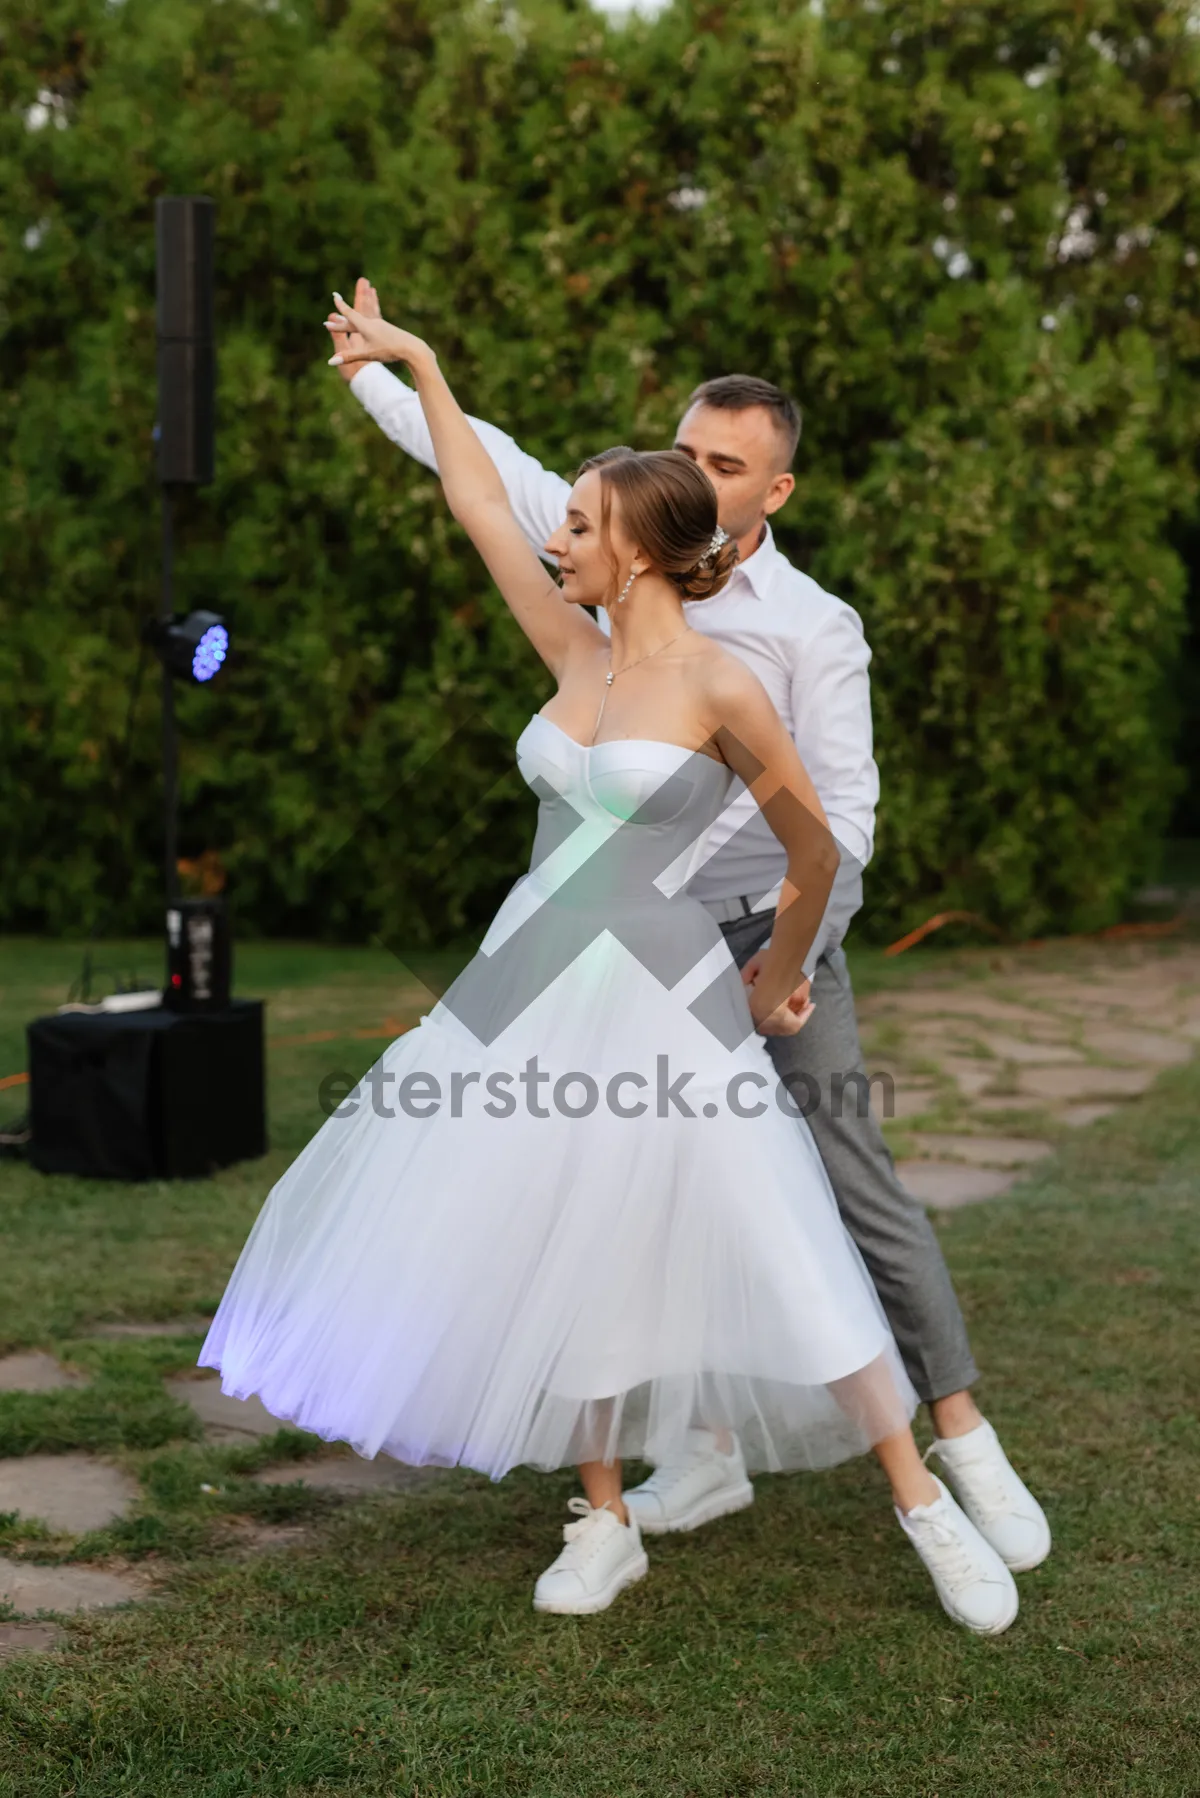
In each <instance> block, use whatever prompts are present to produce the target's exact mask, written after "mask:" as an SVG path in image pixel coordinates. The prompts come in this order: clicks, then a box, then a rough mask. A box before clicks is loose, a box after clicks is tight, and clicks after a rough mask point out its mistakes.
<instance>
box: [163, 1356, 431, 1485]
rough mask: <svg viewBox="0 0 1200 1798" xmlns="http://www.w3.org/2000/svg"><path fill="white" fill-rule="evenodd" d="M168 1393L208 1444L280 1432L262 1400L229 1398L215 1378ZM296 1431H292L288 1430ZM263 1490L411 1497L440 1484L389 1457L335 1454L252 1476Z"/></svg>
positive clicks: (170, 1384) (184, 1382)
mask: <svg viewBox="0 0 1200 1798" xmlns="http://www.w3.org/2000/svg"><path fill="white" fill-rule="evenodd" d="M167 1391H168V1392H169V1393H170V1394H171V1396H172V1397H173V1398H177V1399H178V1400H179V1401H180V1403H181V1404H184V1405H189V1406H190V1407H191V1409H192V1410H193V1411H194V1412H195V1413H196V1416H197V1417H198V1418H199V1419H200V1421H201V1422H202V1423H203V1425H204V1434H205V1436H206V1437H207V1439H208V1440H209V1441H210V1442H237V1441H242V1442H245V1441H248V1440H251V1439H253V1438H255V1437H261V1436H271V1435H273V1434H274V1433H275V1431H276V1430H278V1429H279V1428H281V1427H282V1426H281V1424H280V1420H279V1419H278V1418H277V1417H272V1416H271V1413H270V1412H269V1411H268V1410H267V1408H266V1406H265V1405H264V1404H263V1402H262V1400H261V1399H257V1398H250V1399H241V1398H230V1397H228V1396H227V1394H225V1393H224V1392H222V1391H221V1387H220V1383H219V1381H218V1379H217V1377H216V1375H215V1374H202V1375H200V1376H199V1377H198V1378H191V1377H189V1376H187V1375H183V1376H182V1377H181V1378H179V1379H174V1380H168V1381H167ZM288 1427H294V1426H288ZM254 1478H255V1481H256V1483H257V1484H258V1485H260V1486H290V1485H294V1484H296V1483H297V1482H299V1483H300V1484H302V1485H305V1486H311V1487H313V1488H314V1489H315V1490H316V1491H318V1492H338V1493H342V1494H345V1495H346V1496H347V1497H351V1496H359V1495H362V1494H365V1493H371V1492H409V1491H412V1489H413V1488H414V1487H415V1486H421V1485H425V1484H426V1483H427V1482H428V1481H429V1480H430V1479H436V1478H437V1470H436V1469H435V1468H428V1467H404V1466H402V1465H401V1463H400V1462H399V1461H393V1460H391V1459H390V1458H389V1457H388V1456H386V1455H380V1456H378V1457H377V1459H376V1460H374V1461H365V1460H363V1459H362V1457H361V1456H359V1455H356V1454H353V1453H352V1452H351V1451H350V1450H348V1449H346V1450H343V1449H340V1448H335V1449H333V1450H330V1451H326V1452H321V1453H318V1454H316V1455H315V1456H314V1457H313V1458H312V1459H311V1460H307V1461H286V1462H284V1463H283V1464H282V1465H281V1466H278V1467H269V1468H267V1469H265V1470H264V1471H263V1472H262V1473H259V1474H256V1475H255V1476H254Z"/></svg>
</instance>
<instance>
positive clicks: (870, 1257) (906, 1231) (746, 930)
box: [721, 912, 979, 1402]
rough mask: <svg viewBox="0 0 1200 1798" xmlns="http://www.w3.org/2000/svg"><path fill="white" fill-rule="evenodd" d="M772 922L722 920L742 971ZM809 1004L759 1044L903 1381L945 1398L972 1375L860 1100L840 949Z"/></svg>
mask: <svg viewBox="0 0 1200 1798" xmlns="http://www.w3.org/2000/svg"><path fill="white" fill-rule="evenodd" d="M774 921H775V920H774V913H773V912H753V913H751V914H750V916H749V917H742V918H737V919H735V920H734V921H733V922H732V923H728V924H722V926H721V929H722V931H723V932H724V935H725V940H726V942H727V943H728V944H729V947H730V948H731V950H732V951H733V955H734V958H735V960H736V961H737V964H738V966H739V967H741V966H742V965H743V964H744V963H745V962H747V961H749V959H750V957H751V956H752V955H753V954H754V953H755V952H756V950H758V949H761V948H762V946H763V944H764V943H765V942H766V941H767V939H768V937H769V936H770V934H771V930H772V926H773V924H774ZM812 1001H813V1005H814V1006H815V1008H816V1009H815V1010H814V1012H813V1015H812V1017H811V1018H810V1019H809V1021H808V1023H807V1024H806V1025H805V1026H804V1028H803V1030H801V1031H799V1032H798V1034H797V1035H795V1036H767V1037H764V1038H763V1041H764V1042H765V1043H766V1046H767V1050H768V1053H769V1054H770V1057H771V1060H772V1061H773V1062H774V1064H775V1068H776V1071H777V1072H778V1074H779V1077H780V1079H781V1080H783V1081H784V1083H785V1084H786V1085H787V1087H788V1090H789V1092H791V1093H792V1094H793V1096H794V1098H795V1099H796V1101H797V1102H798V1103H799V1104H800V1105H801V1106H802V1107H803V1108H804V1110H805V1111H806V1113H807V1116H808V1125H809V1129H810V1130H811V1131H812V1133H813V1137H814V1140H815V1141H816V1145H817V1149H818V1151H819V1153H820V1156H821V1160H822V1161H823V1162H824V1163H825V1171H826V1172H827V1173H828V1175H829V1183H830V1185H831V1186H832V1187H833V1191H834V1195H835V1197H836V1199H837V1203H838V1209H839V1211H840V1212H841V1214H842V1221H843V1222H844V1223H845V1226H846V1228H847V1230H848V1231H849V1232H850V1234H851V1236H852V1237H853V1238H854V1240H855V1242H856V1243H857V1244H858V1248H859V1252H860V1254H861V1255H862V1258H863V1260H864V1261H865V1262H866V1264H867V1271H868V1273H869V1274H870V1276H871V1278H872V1280H873V1281H874V1282H875V1288H876V1291H877V1292H878V1293H879V1297H880V1301H881V1302H882V1305H883V1309H884V1311H885V1312H886V1314H887V1319H888V1322H889V1323H890V1324H891V1326H892V1334H893V1335H894V1336H895V1338H896V1343H897V1346H898V1347H899V1350H900V1353H901V1355H902V1357H903V1359H904V1365H905V1367H906V1368H907V1369H908V1377H909V1379H910V1380H911V1381H912V1383H913V1385H914V1386H915V1387H916V1389H917V1392H918V1394H919V1395H920V1397H921V1398H922V1399H924V1400H925V1401H926V1402H928V1401H929V1400H930V1399H936V1398H944V1397H945V1396H946V1395H947V1394H948V1393H951V1392H959V1391H961V1390H963V1388H964V1387H967V1386H969V1385H971V1383H972V1381H974V1380H977V1379H978V1378H979V1372H978V1369H977V1368H976V1366H975V1362H974V1360H973V1359H972V1357H971V1347H970V1343H969V1342H968V1340H967V1329H966V1325H965V1324H964V1322H963V1316H962V1312H961V1311H960V1309H959V1305H958V1300H957V1299H956V1298H955V1296H954V1287H953V1286H952V1285H951V1283H950V1273H949V1270H948V1269H947V1267H946V1262H945V1259H944V1257H943V1255H942V1251H941V1248H940V1246H939V1244H938V1240H937V1237H936V1236H935V1235H934V1233H933V1229H932V1226H931V1225H930V1222H929V1219H928V1217H926V1215H925V1212H924V1210H923V1208H922V1207H921V1205H919V1204H918V1202H917V1201H916V1199H914V1198H913V1197H912V1195H911V1194H910V1193H908V1192H906V1191H905V1189H904V1187H903V1186H901V1184H900V1182H899V1180H898V1179H897V1178H896V1171H895V1168H894V1167H893V1165H892V1157H891V1153H890V1152H889V1150H888V1147H887V1144H886V1143H885V1142H884V1140H883V1132H882V1131H881V1130H880V1128H879V1125H878V1124H877V1123H876V1122H875V1119H874V1118H873V1117H872V1116H871V1112H870V1108H869V1106H868V1105H867V1104H866V1100H865V1096H864V1097H862V1098H860V1093H861V1094H862V1095H865V1093H866V1090H867V1089H866V1076H865V1071H864V1069H863V1059H862V1049H861V1047H860V1045H859V1041H858V1024H857V1022H856V1020H855V1016H854V993H853V990H852V988H851V986H850V972H849V969H848V968H847V966H846V957H845V956H844V955H843V954H842V951H841V950H840V949H835V950H834V952H833V953H832V954H831V955H829V956H823V957H822V958H821V960H820V961H819V962H818V963H817V967H816V972H815V973H814V975H813V982H812ZM855 1075H858V1076H859V1080H860V1081H861V1085H860V1084H859V1082H858V1081H856V1080H855V1079H854V1078H853V1077H854V1076H855ZM838 1076H840V1078H838ZM818 1095H819V1096H818ZM806 1099H807V1101H808V1102H807V1103H806Z"/></svg>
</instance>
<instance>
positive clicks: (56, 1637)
mask: <svg viewBox="0 0 1200 1798" xmlns="http://www.w3.org/2000/svg"><path fill="white" fill-rule="evenodd" d="M62 1639H63V1633H62V1631H61V1630H60V1629H58V1628H56V1626H55V1625H54V1624H53V1623H0V1663H2V1662H4V1661H12V1660H15V1659H16V1657H17V1655H19V1654H44V1653H45V1652H46V1650H47V1649H49V1648H57V1647H58V1646H59V1644H60V1643H61V1642H62Z"/></svg>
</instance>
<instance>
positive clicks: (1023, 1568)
mask: <svg viewBox="0 0 1200 1798" xmlns="http://www.w3.org/2000/svg"><path fill="white" fill-rule="evenodd" d="M980 1534H981V1535H983V1532H982V1530H981V1531H980ZM983 1539H984V1541H985V1542H986V1541H987V1537H986V1536H984V1538H983ZM991 1546H992V1547H993V1548H995V1547H996V1545H995V1543H994V1542H993V1543H992V1545H991ZM1053 1547H1054V1543H1053V1542H1047V1544H1046V1546H1045V1548H1043V1550H1042V1552H1041V1554H1037V1555H1034V1557H1033V1559H1032V1560H1029V1561H1004V1556H1003V1555H1000V1550H999V1549H998V1548H996V1553H997V1554H998V1555H1000V1559H1001V1560H1002V1561H1004V1565H1005V1566H1006V1567H1007V1568H1008V1571H1009V1572H1010V1573H1032V1572H1033V1570H1034V1568H1035V1567H1040V1566H1041V1564H1042V1562H1043V1561H1044V1560H1046V1559H1047V1558H1048V1557H1049V1554H1050V1550H1051V1549H1052V1548H1053Z"/></svg>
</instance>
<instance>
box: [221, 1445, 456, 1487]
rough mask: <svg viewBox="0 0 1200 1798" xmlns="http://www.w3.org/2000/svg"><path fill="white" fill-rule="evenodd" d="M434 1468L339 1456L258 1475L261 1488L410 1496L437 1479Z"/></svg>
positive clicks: (386, 1458)
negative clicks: (403, 1493) (299, 1485)
mask: <svg viewBox="0 0 1200 1798" xmlns="http://www.w3.org/2000/svg"><path fill="white" fill-rule="evenodd" d="M438 1472H439V1469H437V1468H435V1467H406V1466H405V1465H404V1463H403V1462H402V1461H393V1460H392V1458H391V1456H390V1455H378V1456H376V1458H375V1460H374V1461H366V1460H363V1459H361V1458H360V1457H359V1456H358V1455H355V1456H354V1457H353V1459H351V1458H350V1457H349V1456H341V1455H339V1456H337V1457H336V1458H330V1459H329V1460H323V1461H293V1462H292V1463H291V1465H290V1466H287V1467H268V1468H267V1469H266V1470H265V1472H263V1473H259V1474H256V1475H255V1476H254V1478H255V1484H256V1485H259V1486H294V1485H295V1484H296V1482H297V1481H299V1482H300V1483H301V1484H302V1485H305V1486H311V1487H312V1488H313V1489H314V1491H317V1492H344V1493H347V1494H359V1493H363V1492H411V1491H412V1490H413V1489H414V1488H415V1487H417V1486H425V1485H428V1483H429V1481H430V1480H431V1479H436V1478H437V1476H438Z"/></svg>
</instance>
